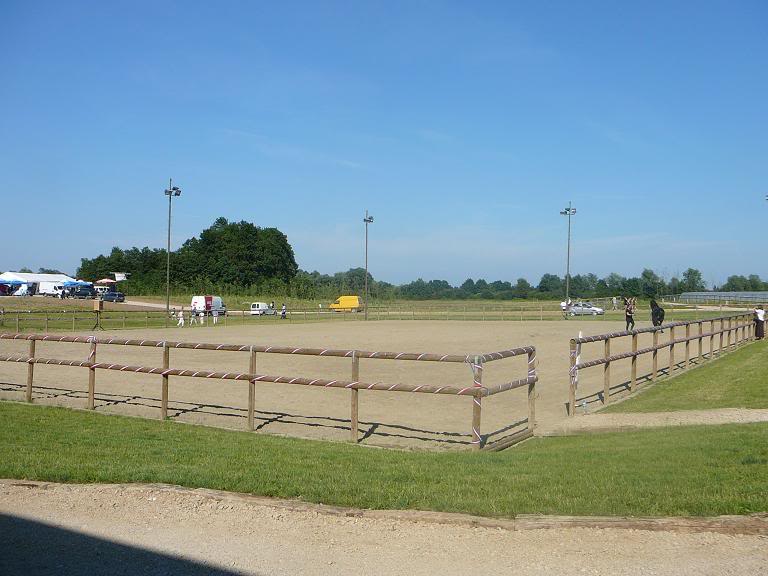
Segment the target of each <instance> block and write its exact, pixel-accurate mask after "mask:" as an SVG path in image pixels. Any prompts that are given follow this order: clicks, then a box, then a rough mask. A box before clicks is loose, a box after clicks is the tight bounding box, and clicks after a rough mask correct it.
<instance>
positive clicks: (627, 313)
mask: <svg viewBox="0 0 768 576" xmlns="http://www.w3.org/2000/svg"><path fill="white" fill-rule="evenodd" d="M624 319H625V320H626V322H627V328H626V330H627V331H629V330H634V329H635V299H634V298H624Z"/></svg>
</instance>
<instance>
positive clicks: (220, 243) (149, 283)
mask: <svg viewBox="0 0 768 576" xmlns="http://www.w3.org/2000/svg"><path fill="white" fill-rule="evenodd" d="M166 257H167V254H166V251H165V250H163V249H152V248H146V247H145V248H131V249H128V250H124V249H121V248H117V247H115V248H113V249H112V251H111V252H110V253H109V254H107V255H101V256H97V257H96V258H93V259H88V258H83V259H82V261H81V265H80V268H79V269H78V270H77V277H78V278H85V279H91V280H95V279H98V278H103V277H105V276H108V275H109V274H110V273H112V272H115V271H118V272H129V273H130V278H129V280H127V281H126V282H124V283H122V284H121V289H122V290H124V291H125V292H127V293H129V294H153V293H154V294H159V293H163V291H164V290H165V267H166ZM41 271H42V270H41ZM171 278H172V288H173V290H174V291H176V292H186V293H198V294H203V293H209V294H210V293H217V294H222V295H230V294H238V295H243V296H254V297H256V296H270V297H274V298H277V297H288V296H290V297H294V298H300V299H317V300H332V299H335V298H337V297H338V296H339V295H340V294H360V295H362V294H363V292H364V285H365V270H364V269H362V268H352V269H350V270H348V271H346V272H338V273H336V274H333V275H328V274H320V273H319V272H306V271H303V270H299V268H298V266H297V265H296V260H295V257H294V253H293V249H292V248H291V246H290V244H289V243H288V239H287V238H286V236H285V234H283V233H282V232H280V231H279V230H278V229H276V228H260V227H258V226H256V225H254V224H252V223H249V222H245V221H241V222H228V221H227V220H226V219H225V218H218V219H217V220H216V221H215V222H214V223H213V225H212V226H211V227H210V228H207V229H206V230H203V232H202V233H201V234H200V236H199V237H195V238H191V239H189V240H187V241H186V242H184V244H183V245H182V246H181V248H179V249H178V250H177V251H175V252H174V253H172V254H171ZM368 285H369V290H370V293H371V296H372V298H374V299H377V300H394V299H409V300H432V299H461V300H463V299H483V300H491V299H497V300H511V299H517V298H520V299H522V298H539V299H560V298H563V297H564V295H565V280H564V278H562V277H560V276H558V275H556V274H544V275H543V276H542V277H541V279H540V280H539V282H538V284H536V285H533V284H531V283H530V282H529V281H528V280H526V279H525V278H518V279H517V280H516V281H515V282H514V283H512V282H509V281H505V280H496V281H492V282H488V281H486V280H484V279H478V280H473V279H467V280H466V281H464V282H463V283H462V284H461V285H459V286H453V285H451V284H450V283H449V282H448V281H446V280H429V281H425V280H422V279H418V280H415V281H413V282H409V283H407V284H403V285H400V286H396V285H393V284H390V283H388V282H382V281H377V280H375V279H374V278H373V276H371V275H370V274H369V275H368ZM705 289H706V285H705V283H704V281H703V279H702V275H701V272H699V271H698V270H696V269H695V268H689V269H688V270H686V271H685V272H683V274H682V275H681V277H680V278H677V277H674V278H672V279H670V280H669V281H666V280H664V279H663V278H662V277H660V276H659V275H658V274H656V273H655V272H654V271H653V270H650V269H646V270H643V272H642V273H641V274H640V276H637V277H630V278H627V277H624V276H622V275H620V274H615V273H613V274H609V275H608V276H605V277H604V278H599V277H598V276H596V275H595V274H577V275H575V276H573V277H572V278H571V281H570V294H571V296H572V297H573V298H595V297H606V296H619V295H626V296H641V297H647V298H651V297H654V296H658V295H660V294H677V293H680V292H691V291H700V290H705ZM720 289H721V290H767V289H768V283H766V282H763V281H762V280H761V279H760V277H759V276H755V275H753V276H749V277H744V276H731V277H730V278H728V281H727V282H726V283H725V284H724V285H723V286H721V287H720Z"/></svg>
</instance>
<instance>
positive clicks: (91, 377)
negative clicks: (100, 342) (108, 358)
mask: <svg viewBox="0 0 768 576" xmlns="http://www.w3.org/2000/svg"><path fill="white" fill-rule="evenodd" d="M88 362H94V363H95V362H96V340H95V339H91V353H90V354H89V355H88ZM95 394H96V369H95V368H94V367H93V366H90V367H89V368H88V410H93V409H94V406H95V402H94V396H95Z"/></svg>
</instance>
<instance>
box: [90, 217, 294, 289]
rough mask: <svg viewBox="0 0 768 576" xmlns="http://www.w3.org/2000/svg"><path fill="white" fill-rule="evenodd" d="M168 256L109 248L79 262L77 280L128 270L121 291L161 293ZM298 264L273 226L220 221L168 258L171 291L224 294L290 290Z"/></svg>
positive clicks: (154, 251)
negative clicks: (221, 291) (220, 292)
mask: <svg viewBox="0 0 768 576" xmlns="http://www.w3.org/2000/svg"><path fill="white" fill-rule="evenodd" d="M166 259H167V253H166V251H165V250H163V249H159V248H154V249H153V248H147V247H145V248H131V249H129V250H123V249H121V248H117V247H115V248H112V251H111V252H110V253H109V254H108V255H101V256H97V257H96V258H93V259H88V258H83V259H82V260H81V264H80V267H79V268H78V270H77V277H78V278H87V279H97V278H103V277H104V276H108V275H109V274H110V273H112V272H128V273H130V277H129V279H128V280H127V281H126V282H125V283H123V284H121V288H122V289H124V290H125V291H126V292H128V293H133V294H152V293H161V292H162V291H164V290H165V281H166V278H165V275H166ZM297 271H298V266H297V265H296V259H295V258H294V255H293V249H292V248H291V245H290V244H289V243H288V239H287V237H286V236H285V234H283V233H282V232H280V231H279V230H278V229H277V228H259V227H258V226H255V225H254V224H251V223H250V222H245V221H242V222H228V221H227V219H226V218H218V219H217V220H216V221H215V222H214V223H213V225H212V226H211V227H210V228H207V229H206V230H203V232H202V233H201V234H200V237H199V238H190V239H189V240H187V241H186V242H184V244H182V246H181V248H179V249H178V250H177V251H175V252H173V253H172V254H171V278H173V288H174V290H180V291H185V292H201V293H206V292H211V291H214V289H216V288H221V287H226V290H224V291H225V292H227V293H242V292H245V291H248V290H250V289H253V288H256V289H257V290H261V289H264V288H267V289H270V285H271V284H274V285H275V286H276V287H284V286H289V285H290V283H291V281H292V280H293V279H294V277H295V276H296V273H297Z"/></svg>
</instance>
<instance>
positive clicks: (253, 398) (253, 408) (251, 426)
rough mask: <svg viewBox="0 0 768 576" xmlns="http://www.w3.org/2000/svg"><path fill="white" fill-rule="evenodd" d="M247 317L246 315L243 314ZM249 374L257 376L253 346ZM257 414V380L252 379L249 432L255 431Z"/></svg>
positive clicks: (249, 387) (249, 388)
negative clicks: (255, 416)
mask: <svg viewBox="0 0 768 576" xmlns="http://www.w3.org/2000/svg"><path fill="white" fill-rule="evenodd" d="M243 317H245V314H243ZM248 373H249V374H250V375H251V376H254V375H255V374H256V352H254V350H253V345H251V354H250V362H249V364H248ZM255 412H256V380H254V379H253V378H251V379H250V380H248V430H250V431H251V432H253V430H254V422H253V421H254V415H255Z"/></svg>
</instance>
